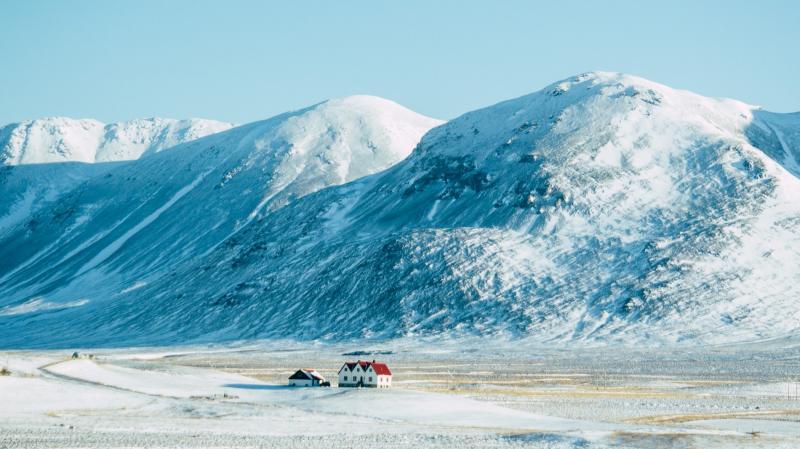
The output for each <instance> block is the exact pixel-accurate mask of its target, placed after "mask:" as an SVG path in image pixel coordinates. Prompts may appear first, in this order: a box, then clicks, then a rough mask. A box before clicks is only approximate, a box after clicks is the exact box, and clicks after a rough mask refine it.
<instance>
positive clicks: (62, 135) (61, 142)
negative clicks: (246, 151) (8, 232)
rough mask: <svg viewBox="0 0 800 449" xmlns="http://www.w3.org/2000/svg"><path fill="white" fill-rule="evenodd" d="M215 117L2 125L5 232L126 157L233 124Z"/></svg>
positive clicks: (0, 182) (0, 202)
mask: <svg viewBox="0 0 800 449" xmlns="http://www.w3.org/2000/svg"><path fill="white" fill-rule="evenodd" d="M231 126H232V125H230V124H228V123H222V122H216V121H213V120H199V119H189V120H172V119H160V118H154V119H142V120H133V121H130V122H120V123H112V124H109V125H104V124H102V123H100V122H98V121H97V120H75V119H70V118H63V117H55V118H45V119H39V120H29V121H25V122H21V123H13V124H10V125H7V126H5V127H2V128H0V189H2V193H3V197H2V198H0V233H3V232H4V230H5V229H7V228H9V227H11V226H12V225H16V224H19V223H22V222H24V221H26V220H30V219H31V217H32V215H33V213H35V212H36V211H38V210H40V209H42V208H44V207H45V206H47V205H48V204H52V203H53V202H55V201H57V200H58V199H59V198H60V197H61V195H63V194H65V193H67V192H69V191H70V190H71V189H72V188H74V187H75V186H77V185H79V184H80V183H81V182H85V181H86V180H88V179H89V178H92V177H94V176H99V175H102V174H105V173H106V172H107V171H108V170H111V169H112V168H114V167H116V166H117V165H119V163H121V162H123V161H130V160H133V159H137V158H139V157H140V156H141V155H142V154H143V153H145V152H157V151H160V150H163V149H165V148H168V147H172V146H175V145H178V144H180V143H184V142H188V141H191V140H194V139H198V138H200V137H203V136H206V135H209V134H213V133H215V132H219V131H222V130H225V129H228V128H230V127H231Z"/></svg>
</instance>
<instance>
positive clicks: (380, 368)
mask: <svg viewBox="0 0 800 449" xmlns="http://www.w3.org/2000/svg"><path fill="white" fill-rule="evenodd" d="M372 369H374V370H375V374H378V375H381V376H391V375H392V371H391V370H390V369H389V366H388V365H386V364H385V363H373V364H372Z"/></svg>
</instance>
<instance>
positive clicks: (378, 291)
mask: <svg viewBox="0 0 800 449" xmlns="http://www.w3.org/2000/svg"><path fill="white" fill-rule="evenodd" d="M797 117H800V116H798V115H794V114H788V115H787V114H773V113H768V112H766V111H762V110H759V109H756V108H754V107H752V106H749V105H746V104H744V103H741V102H737V101H735V100H725V99H709V98H706V97H702V96H699V95H697V94H693V93H690V92H687V91H679V90H675V89H671V88H669V87H666V86H663V85H660V84H657V83H653V82H651V81H647V80H643V79H641V78H636V77H631V76H628V75H622V74H613V73H602V72H600V73H589V74H584V75H579V76H576V77H571V78H568V79H566V80H564V81H560V82H557V83H554V84H551V85H550V86H548V87H546V88H544V89H542V90H540V91H537V92H535V93H533V94H530V95H526V96H523V97H519V98H516V99H512V100H508V101H505V102H501V103H498V104H496V105H493V106H490V107H487V108H483V109H480V110H477V111H473V112H470V113H467V114H464V115H462V116H461V117H458V118H456V119H454V120H451V121H449V122H447V123H445V124H443V125H441V126H438V127H434V128H433V129H432V130H431V131H429V132H428V133H427V134H425V136H424V137H423V138H422V140H421V142H420V143H419V144H418V145H417V147H416V149H415V150H414V151H413V153H411V155H410V156H409V157H408V158H405V159H403V160H401V161H399V162H397V163H395V164H394V165H391V166H390V167H389V168H388V169H386V170H385V171H380V172H377V173H375V174H372V175H368V176H364V177H360V178H358V179H356V180H352V181H350V182H348V183H345V184H343V185H338V186H329V187H327V188H322V189H318V190H316V191H314V192H312V193H310V194H307V195H304V196H303V197H302V198H298V199H297V200H295V201H292V202H290V203H288V204H281V205H280V206H279V207H277V208H275V209H271V210H269V212H268V213H260V214H257V216H255V217H253V219H252V220H249V221H248V222H247V223H246V224H245V225H243V226H240V227H238V228H236V229H235V230H234V231H233V232H232V233H231V234H230V235H229V236H227V237H226V238H225V239H224V241H222V242H221V243H220V244H219V245H216V246H214V247H213V248H211V249H210V250H209V251H207V252H205V253H203V254H202V256H201V257H196V258H192V259H191V260H189V259H187V260H184V261H181V262H180V263H179V264H176V265H173V266H171V267H170V274H169V276H168V277H166V276H165V277H162V278H160V279H157V280H154V281H153V282H147V283H146V284H145V285H140V286H139V287H137V288H136V289H135V290H130V291H127V292H126V293H118V294H117V295H116V296H115V299H114V301H105V302H103V303H102V304H101V303H100V302H91V301H90V302H89V303H87V304H82V305H80V306H76V307H72V308H70V309H64V310H62V311H60V312H58V313H60V314H62V315H61V316H62V317H70V319H71V320H72V319H74V320H78V321H80V320H82V319H83V318H81V317H82V315H86V316H91V317H92V319H93V320H94V322H95V323H97V324H96V326H97V327H96V329H94V330H92V331H91V332H88V333H82V334H81V335H80V336H78V335H75V334H74V333H73V334H71V333H70V332H71V331H70V329H71V328H72V327H73V326H74V324H72V323H69V324H67V323H59V322H55V320H54V319H52V318H49V317H53V314H52V313H50V312H48V313H42V314H38V315H36V314H34V315H31V314H28V315H15V316H16V317H17V318H14V319H9V318H6V319H3V318H1V317H0V321H4V324H6V323H8V324H12V326H10V327H7V328H6V329H8V330H7V331H0V341H6V342H9V341H16V342H19V341H20V340H19V339H18V338H16V337H13V336H12V333H13V332H21V331H22V332H24V333H25V334H26V335H27V336H28V337H35V338H34V341H40V340H41V339H42V338H44V334H43V333H42V332H43V331H42V329H45V324H46V325H47V326H49V327H47V329H58V330H59V335H61V337H60V338H61V342H62V344H64V343H67V342H73V343H77V342H84V343H89V344H100V345H106V344H110V345H114V344H116V342H119V341H126V342H136V344H169V343H170V342H174V341H222V340H231V339H241V338H286V337H289V338H299V339H334V340H335V339H356V338H365V337H366V338H396V337H415V336H429V335H443V336H458V335H493V336H507V337H511V338H526V339H533V340H535V341H538V342H623V343H628V344H640V343H649V344H661V343H664V344H676V343H703V344H704V343H720V342H722V343H724V342H730V341H737V340H754V339H760V338H772V337H779V336H783V335H788V334H790V333H791V332H793V331H794V330H795V329H796V324H795V323H796V322H797V318H798V313H800V312H798V307H797V304H796V301H795V300H794V298H795V297H796V296H797V294H798V293H800V291H798V288H800V287H798V286H800V282H798V281H800V273H799V272H798V270H794V269H791V268H787V267H796V266H797V262H800V251H798V249H800V205H798V204H797V202H796V200H795V198H797V197H798V195H800V180H798V178H797V175H796V174H794V173H793V171H792V170H793V166H794V165H793V164H794V163H795V162H796V161H797V160H798V157H797V156H798V152H800V121H797V120H796V118H797ZM128 282H129V284H130V285H138V284H137V283H139V282H142V280H141V279H135V278H130V279H129V280H128ZM77 299H78V298H77V297H76V296H74V295H73V296H64V297H63V298H60V301H63V302H65V303H68V302H70V301H75V300H77ZM20 300H22V298H20V299H19V300H18V301H20ZM23 304H24V303H23ZM19 305H20V304H19V302H17V303H15V306H19ZM14 310H18V309H14ZM21 316H24V317H25V318H20V317H21ZM18 323H26V324H30V327H27V328H25V329H24V330H23V329H22V327H21V326H13V324H18ZM70 335H72V337H70Z"/></svg>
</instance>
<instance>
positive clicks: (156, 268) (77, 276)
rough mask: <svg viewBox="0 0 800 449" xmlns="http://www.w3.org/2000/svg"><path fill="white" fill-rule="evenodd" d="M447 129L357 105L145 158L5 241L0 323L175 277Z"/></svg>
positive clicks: (366, 103)
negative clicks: (187, 265)
mask: <svg viewBox="0 0 800 449" xmlns="http://www.w3.org/2000/svg"><path fill="white" fill-rule="evenodd" d="M439 123H441V122H440V121H438V120H434V119H430V118H428V117H424V116H421V115H419V114H416V113H414V112H412V111H409V110H407V109H405V108H402V107H401V106H399V105H397V104H395V103H393V102H390V101H388V100H383V99H380V98H375V97H366V96H360V97H349V98H344V99H339V100H331V101H327V102H324V103H321V104H319V105H315V106H312V107H310V108H307V109H304V110H301V111H297V112H293V113H287V114H283V115H280V116H277V117H274V118H272V119H268V120H265V121H261V122H256V123H251V124H248V125H244V126H240V127H237V128H234V129H231V130H228V131H225V132H221V133H217V134H213V135H210V136H208V137H206V138H203V139H198V140H194V141H191V142H188V143H185V144H182V145H179V146H177V147H174V148H171V149H169V151H161V152H149V153H146V154H145V155H144V156H143V157H141V158H140V159H138V160H136V161H133V162H130V163H126V164H123V165H120V166H118V167H116V168H114V169H112V170H109V171H108V172H107V173H105V174H104V175H103V176H95V177H92V178H91V179H89V180H87V181H85V182H83V183H82V184H80V185H79V186H77V187H76V188H74V189H72V190H71V191H69V193H68V194H66V195H64V196H62V197H60V198H59V200H58V201H56V202H54V204H53V205H52V206H50V207H46V208H44V209H42V210H41V211H39V212H37V213H36V214H34V216H33V218H32V219H31V220H29V221H27V222H25V223H22V224H20V225H18V226H14V227H11V228H9V229H8V230H7V231H6V232H3V233H0V298H2V299H0V315H1V314H3V313H5V314H6V315H8V316H16V315H18V314H17V313H16V311H19V310H29V309H30V308H31V307H29V306H31V305H33V306H34V307H33V309H34V310H40V309H41V307H42V306H41V304H48V305H52V306H53V307H50V306H47V307H49V309H48V310H53V309H54V308H55V309H58V308H59V307H60V306H59V304H74V303H75V301H89V302H91V303H92V304H95V303H99V302H103V301H108V300H110V299H113V298H114V297H116V296H118V295H119V294H120V292H121V291H126V290H129V289H137V288H140V287H141V286H143V285H145V284H146V283H148V282H153V281H154V280H155V279H159V278H163V277H166V279H168V278H169V277H168V275H169V274H170V271H171V270H173V269H174V267H176V266H179V264H180V263H182V262H187V261H192V260H195V259H197V258H198V257H200V256H202V255H203V254H205V253H206V252H208V251H210V250H212V249H213V248H215V247H216V246H217V245H218V244H219V243H220V242H222V241H223V240H224V239H225V238H226V237H227V236H229V235H231V234H232V233H234V232H235V231H236V230H237V229H239V228H241V227H242V226H245V225H246V224H247V223H249V222H250V221H252V220H254V219H256V218H258V217H259V216H262V215H265V214H269V211H271V210H275V209H277V208H280V207H281V206H283V205H285V204H288V203H290V202H291V201H293V200H295V199H297V198H300V197H302V196H304V195H307V194H309V193H312V192H314V191H316V190H318V189H321V188H324V187H327V186H329V185H334V184H341V183H344V182H348V181H351V180H353V179H355V178H357V177H360V176H363V175H366V174H370V173H373V172H376V171H379V170H381V169H384V168H386V167H388V166H390V165H392V164H394V163H396V162H397V161H399V160H400V159H402V158H404V157H406V156H407V155H408V153H410V151H411V150H412V148H413V145H414V144H415V143H416V142H417V141H418V140H419V138H420V137H421V136H422V135H423V134H424V133H425V132H426V131H427V130H428V129H430V128H431V127H433V126H435V125H437V124H439ZM130 291H132V290H130ZM32 301H33V302H32ZM36 301H40V302H36ZM83 304H85V303H83ZM2 306H6V308H5V309H3V308H2ZM20 306H22V307H23V308H22V309H19V308H18V307H20ZM4 311H5V312H4ZM9 314H10V315H9Z"/></svg>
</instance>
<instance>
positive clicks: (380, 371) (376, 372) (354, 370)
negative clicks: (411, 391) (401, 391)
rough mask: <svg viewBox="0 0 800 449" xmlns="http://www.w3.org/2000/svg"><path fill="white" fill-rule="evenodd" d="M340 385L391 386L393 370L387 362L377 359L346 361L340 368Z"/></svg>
mask: <svg viewBox="0 0 800 449" xmlns="http://www.w3.org/2000/svg"><path fill="white" fill-rule="evenodd" d="M339 386H340V387H367V388H389V387H391V386H392V371H391V370H390V369H389V366H387V365H386V364H385V363H377V362H376V361H375V360H373V361H371V362H365V361H363V360H358V361H356V362H345V364H344V365H342V368H341V369H339Z"/></svg>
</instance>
